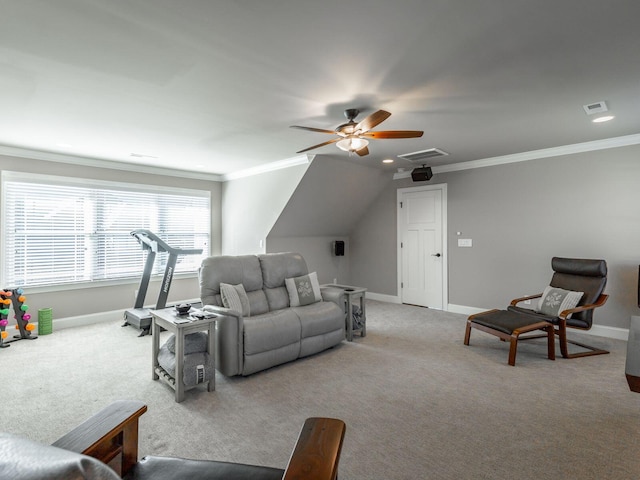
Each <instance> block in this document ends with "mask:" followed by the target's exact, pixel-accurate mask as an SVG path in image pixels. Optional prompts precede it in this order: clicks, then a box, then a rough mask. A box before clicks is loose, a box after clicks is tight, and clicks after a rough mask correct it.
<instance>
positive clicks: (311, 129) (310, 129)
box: [289, 125, 336, 135]
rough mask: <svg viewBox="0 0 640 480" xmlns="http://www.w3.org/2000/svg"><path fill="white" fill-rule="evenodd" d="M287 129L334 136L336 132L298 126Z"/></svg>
mask: <svg viewBox="0 0 640 480" xmlns="http://www.w3.org/2000/svg"><path fill="white" fill-rule="evenodd" d="M289 128H299V129H300V130H309V131H310V132H320V133H330V134H331V135H335V134H336V132H334V131H333V130H325V129H323V128H313V127H301V126H300V125H291V126H290V127H289Z"/></svg>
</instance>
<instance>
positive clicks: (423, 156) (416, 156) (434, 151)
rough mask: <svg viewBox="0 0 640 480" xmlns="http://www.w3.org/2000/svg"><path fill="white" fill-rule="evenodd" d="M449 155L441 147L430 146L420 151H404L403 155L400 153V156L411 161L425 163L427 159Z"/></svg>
mask: <svg viewBox="0 0 640 480" xmlns="http://www.w3.org/2000/svg"><path fill="white" fill-rule="evenodd" d="M446 155H449V154H448V153H447V152H445V151H444V150H440V149H439V148H430V149H428V150H422V151H420V152H413V153H404V154H402V155H398V157H399V158H403V159H405V160H409V161H410V162H411V163H420V164H422V163H425V160H431V159H433V158H437V157H444V156H446Z"/></svg>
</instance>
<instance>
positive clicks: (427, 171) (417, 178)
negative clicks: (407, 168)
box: [411, 167, 433, 182]
mask: <svg viewBox="0 0 640 480" xmlns="http://www.w3.org/2000/svg"><path fill="white" fill-rule="evenodd" d="M431 177H433V173H431V167H420V168H414V169H413V170H412V171H411V178H412V180H413V181H414V182H424V181H427V180H431Z"/></svg>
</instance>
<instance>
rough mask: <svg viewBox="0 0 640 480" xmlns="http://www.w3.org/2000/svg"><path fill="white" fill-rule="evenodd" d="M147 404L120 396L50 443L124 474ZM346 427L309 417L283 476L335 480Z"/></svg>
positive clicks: (285, 478) (288, 479)
mask: <svg viewBox="0 0 640 480" xmlns="http://www.w3.org/2000/svg"><path fill="white" fill-rule="evenodd" d="M146 411H147V406H146V405H145V404H144V403H142V402H139V401H135V400H120V401H117V402H114V403H112V404H111V405H109V406H107V407H105V408H104V409H102V410H101V411H100V412H98V413H97V414H95V415H93V416H92V417H91V418H89V419H88V420H86V421H85V422H83V423H82V424H80V425H78V426H77V427H76V428H74V429H73V430H72V431H70V432H69V433H67V434H66V435H65V436H63V437H62V438H60V439H59V440H57V441H56V442H55V443H54V444H53V445H54V446H55V447H59V448H63V449H65V450H69V451H72V452H76V453H82V454H85V455H89V456H91V457H94V458H96V459H98V460H100V461H101V462H103V463H106V464H107V465H109V466H110V467H111V468H113V469H114V470H115V471H116V473H118V475H120V476H121V477H124V476H125V475H126V474H127V473H128V472H129V470H131V468H133V466H134V465H135V464H136V463H137V462H138V420H139V418H140V416H141V415H142V414H144V413H145V412H146ZM345 431H346V426H345V423H344V422H343V421H342V420H338V419H334V418H324V417H312V418H308V419H307V420H306V421H305V423H304V425H303V427H302V430H301V431H300V435H299V436H298V440H297V442H296V445H295V448H294V449H293V452H292V454H291V457H290V459H289V462H288V464H287V467H286V469H285V473H284V476H283V477H282V478H283V480H294V479H299V478H305V479H306V480H335V479H337V478H338V462H339V460H340V453H341V451H342V443H343V441H344V434H345Z"/></svg>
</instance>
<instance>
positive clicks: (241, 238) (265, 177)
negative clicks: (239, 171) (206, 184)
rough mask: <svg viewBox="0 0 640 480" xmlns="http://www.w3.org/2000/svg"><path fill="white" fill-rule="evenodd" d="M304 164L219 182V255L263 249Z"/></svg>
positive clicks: (299, 176)
mask: <svg viewBox="0 0 640 480" xmlns="http://www.w3.org/2000/svg"><path fill="white" fill-rule="evenodd" d="M308 168H309V164H302V165H296V166H293V167H289V168H283V169H280V170H275V171H273V172H267V173H263V174H261V175H254V176H251V177H244V178H239V179H237V180H230V181H227V182H225V183H224V184H223V185H222V223H223V224H224V229H223V230H222V253H223V255H245V254H255V253H264V252H265V251H266V238H267V235H268V234H269V231H270V230H271V228H272V227H273V225H274V223H275V222H276V220H277V219H278V216H279V215H280V213H281V212H282V209H283V208H284V207H285V205H286V204H287V202H288V201H289V199H290V197H291V194H292V193H293V192H294V190H295V189H296V187H297V186H298V183H299V182H300V179H301V178H302V177H303V176H304V174H305V172H306V171H307V169H308ZM260 242H262V246H261V245H260Z"/></svg>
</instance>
